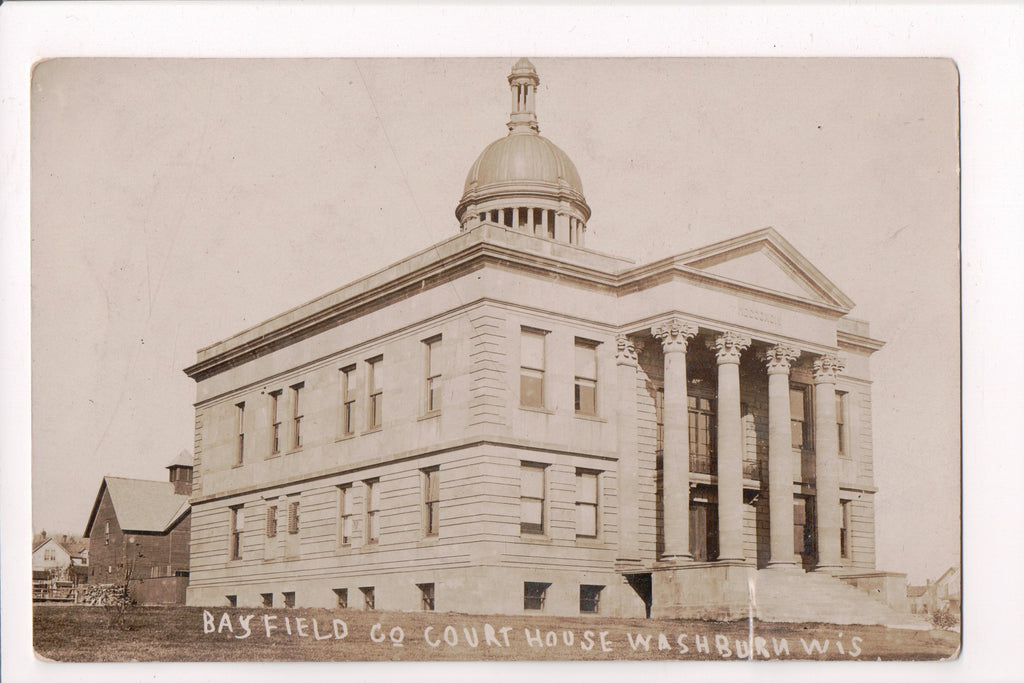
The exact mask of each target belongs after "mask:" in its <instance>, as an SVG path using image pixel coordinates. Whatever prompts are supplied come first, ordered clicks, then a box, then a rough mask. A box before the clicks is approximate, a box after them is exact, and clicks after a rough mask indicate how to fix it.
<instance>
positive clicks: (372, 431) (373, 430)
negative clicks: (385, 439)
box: [363, 427, 383, 434]
mask: <svg viewBox="0 0 1024 683" xmlns="http://www.w3.org/2000/svg"><path fill="white" fill-rule="evenodd" d="M382 429H383V427H370V428H369V429H364V430H363V434H376V433H377V432H379V431H381V430H382Z"/></svg>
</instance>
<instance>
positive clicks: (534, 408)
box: [519, 406, 555, 415]
mask: <svg viewBox="0 0 1024 683" xmlns="http://www.w3.org/2000/svg"><path fill="white" fill-rule="evenodd" d="M519 410H525V411H526V412H528V413H543V414H545V415H554V414H555V411H553V410H551V409H549V408H538V407H537V406H519Z"/></svg>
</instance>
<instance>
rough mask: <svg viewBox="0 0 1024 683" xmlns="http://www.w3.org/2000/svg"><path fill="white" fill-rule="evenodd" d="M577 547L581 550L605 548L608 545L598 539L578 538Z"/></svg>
mask: <svg viewBox="0 0 1024 683" xmlns="http://www.w3.org/2000/svg"><path fill="white" fill-rule="evenodd" d="M576 545H577V546H578V547H580V548H604V547H605V546H606V545H607V544H606V543H605V542H604V541H602V540H601V539H600V538H597V537H594V538H591V537H590V536H577V537H576Z"/></svg>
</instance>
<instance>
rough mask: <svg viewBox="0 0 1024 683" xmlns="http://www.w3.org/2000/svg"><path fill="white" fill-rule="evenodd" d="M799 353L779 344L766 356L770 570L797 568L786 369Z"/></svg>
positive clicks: (791, 436) (791, 438)
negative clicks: (794, 542)
mask: <svg viewBox="0 0 1024 683" xmlns="http://www.w3.org/2000/svg"><path fill="white" fill-rule="evenodd" d="M799 356H800V351H799V350H797V349H795V348H793V347H792V346H786V345H785V344H778V345H776V346H773V347H772V348H770V349H768V351H767V352H765V362H766V363H767V365H768V519H769V529H770V535H771V543H770V549H771V559H770V560H769V562H768V565H769V566H770V567H779V568H788V567H793V568H795V567H796V552H795V550H794V548H793V435H792V433H791V428H790V420H791V419H792V416H791V415H790V412H789V369H790V365H791V364H792V362H793V361H794V360H796V359H797V358H798V357H799Z"/></svg>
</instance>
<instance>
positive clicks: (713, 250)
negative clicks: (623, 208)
mask: <svg viewBox="0 0 1024 683" xmlns="http://www.w3.org/2000/svg"><path fill="white" fill-rule="evenodd" d="M676 263H680V264H681V265H685V266H688V267H690V268H694V269H697V270H700V271H703V272H705V273H708V274H710V275H715V276H718V277H722V278H726V279H728V280H733V281H736V282H742V283H744V284H746V285H750V286H752V287H754V288H757V289H762V290H767V291H771V292H776V293H781V294H788V295H790V296H795V297H799V298H801V299H808V300H811V301H814V302H816V303H820V304H825V305H827V306H834V307H837V308H841V309H845V310H847V311H848V310H850V309H851V308H853V306H854V303H853V301H851V300H850V298H849V297H847V296H846V295H845V294H843V293H842V292H841V291H840V290H839V288H838V287H836V286H835V284H833V283H832V281H831V280H829V279H828V278H827V277H825V276H824V275H823V274H822V273H821V271H819V270H818V269H817V268H815V267H814V265H813V264H811V262H810V261H808V260H807V259H806V258H804V256H803V255H802V254H800V252H798V251H797V250H796V249H795V248H794V247H793V245H791V244H790V243H789V242H787V241H786V240H785V239H784V238H783V237H782V236H781V235H780V234H779V233H778V232H776V231H775V230H774V229H773V228H765V229H763V230H758V231H756V232H752V233H748V234H746V235H741V236H739V237H735V238H733V239H729V240H725V241H723V242H717V243H715V244H711V245H708V246H706V247H702V248H701V249H695V250H694V251H690V252H687V253H685V254H681V255H680V256H679V257H677V259H676Z"/></svg>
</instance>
